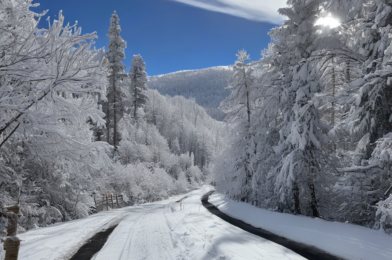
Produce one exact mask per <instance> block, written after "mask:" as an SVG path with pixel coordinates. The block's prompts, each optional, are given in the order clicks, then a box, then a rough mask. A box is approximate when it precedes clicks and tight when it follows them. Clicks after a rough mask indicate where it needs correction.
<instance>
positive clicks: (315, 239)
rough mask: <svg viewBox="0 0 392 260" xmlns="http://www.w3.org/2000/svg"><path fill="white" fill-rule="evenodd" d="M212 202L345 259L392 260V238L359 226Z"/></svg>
mask: <svg viewBox="0 0 392 260" xmlns="http://www.w3.org/2000/svg"><path fill="white" fill-rule="evenodd" d="M209 202H210V203H212V204H214V205H215V206H216V207H217V208H219V210H221V211H222V212H224V213H225V214H227V215H229V216H231V217H233V218H237V219H240V220H242V221H244V222H246V223H248V224H250V225H252V226H254V227H259V228H263V229H265V230H268V231H270V232H273V233H275V234H277V235H280V236H283V237H286V238H288V239H292V240H295V241H297V242H300V243H304V244H308V245H312V246H315V247H318V248H320V249H322V250H325V251H327V252H330V253H331V254H334V255H336V256H340V257H343V258H345V259H361V260H364V259H377V260H383V259H385V260H390V259H392V246H391V245H392V236H389V235H387V234H385V233H384V232H383V231H376V230H372V229H368V228H364V227H361V226H357V225H352V224H345V223H338V222H329V221H325V220H322V219H318V218H315V219H312V218H309V217H305V216H294V215H290V214H284V213H278V212H272V211H268V210H264V209H260V208H257V207H254V206H252V205H249V204H246V203H242V202H235V201H232V200H230V199H227V198H225V197H224V195H222V194H213V195H211V196H210V199H209Z"/></svg>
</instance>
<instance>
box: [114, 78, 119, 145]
mask: <svg viewBox="0 0 392 260" xmlns="http://www.w3.org/2000/svg"><path fill="white" fill-rule="evenodd" d="M113 76H114V77H113V145H114V151H117V143H118V140H117V138H118V137H117V113H116V112H117V106H116V79H115V76H116V74H115V73H114V75H113Z"/></svg>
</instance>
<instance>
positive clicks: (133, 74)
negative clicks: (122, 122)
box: [129, 55, 147, 118]
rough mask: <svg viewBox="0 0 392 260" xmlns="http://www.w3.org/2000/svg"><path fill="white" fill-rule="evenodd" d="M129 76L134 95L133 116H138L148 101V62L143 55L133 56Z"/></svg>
mask: <svg viewBox="0 0 392 260" xmlns="http://www.w3.org/2000/svg"><path fill="white" fill-rule="evenodd" d="M129 77H130V79H131V88H130V93H131V95H132V103H133V104H132V108H133V117H134V118H136V117H137V113H138V110H139V109H142V108H143V107H144V105H145V104H146V102H147V95H146V90H147V73H146V63H145V62H144V61H143V58H142V56H140V55H134V56H133V58H132V61H131V69H130V70H129Z"/></svg>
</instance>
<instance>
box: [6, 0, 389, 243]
mask: <svg viewBox="0 0 392 260" xmlns="http://www.w3.org/2000/svg"><path fill="white" fill-rule="evenodd" d="M287 4H288V6H287V7H286V8H282V9H280V10H279V13H280V14H281V15H283V16H285V17H286V20H285V21H284V22H283V24H282V25H281V26H277V27H275V28H274V29H272V30H271V31H270V33H269V36H270V38H271V42H270V44H269V47H268V48H267V49H265V50H263V51H262V52H261V53H262V58H261V59H259V60H256V61H251V60H250V56H249V55H248V54H247V52H246V51H245V50H240V51H239V52H238V54H237V57H238V60H237V61H235V63H234V65H232V66H231V67H227V68H226V67H223V68H219V67H218V68H217V69H209V70H208V71H205V72H203V73H204V74H202V73H201V72H196V73H193V72H188V74H192V73H193V74H194V75H193V74H192V76H191V77H190V78H191V79H192V82H189V81H187V80H184V78H182V76H181V75H180V74H181V73H183V72H179V73H174V74H173V75H171V76H169V77H167V76H166V77H165V79H163V80H161V81H159V77H161V76H155V77H150V78H149V77H148V75H147V72H146V71H148V70H147V67H146V63H145V62H144V60H143V58H142V55H140V54H136V55H134V56H133V58H132V61H131V64H130V69H129V71H128V72H126V71H125V69H126V65H125V64H124V63H123V62H122V60H123V59H124V58H125V54H124V49H125V48H126V41H125V40H124V39H123V38H122V37H121V26H120V23H119V17H118V15H117V14H116V12H114V13H113V15H112V17H111V18H110V21H109V17H108V25H109V22H110V27H109V30H108V33H107V37H108V43H107V48H105V49H96V47H95V46H94V39H96V38H97V35H96V33H90V34H82V33H81V28H80V27H79V26H78V25H77V23H75V24H73V25H70V24H66V23H65V22H64V16H63V15H62V13H61V12H60V13H59V15H58V17H57V20H53V21H51V20H50V19H48V26H47V27H46V28H39V27H38V25H39V22H40V20H41V19H45V15H46V12H43V13H35V12H34V7H35V6H37V4H33V3H32V0H4V1H0V18H1V19H0V29H1V30H0V35H1V37H0V213H2V210H3V209H4V208H5V207H6V206H7V205H13V204H19V205H20V209H21V216H20V217H19V226H20V227H19V230H20V231H21V232H23V231H27V230H30V229H34V228H37V227H45V226H48V225H51V224H54V223H57V222H65V221H68V220H73V219H79V218H85V217H87V216H89V215H91V214H94V213H96V208H95V204H94V195H96V194H101V193H107V192H113V193H117V194H122V195H123V197H124V200H125V202H126V203H127V204H128V205H137V204H141V203H145V202H151V201H158V200H162V199H165V198H168V197H170V196H172V195H178V194H184V193H186V192H188V191H190V190H192V189H196V188H198V187H200V186H201V185H203V184H211V185H213V186H215V188H216V189H217V191H218V192H220V193H222V194H225V196H226V197H228V198H230V199H232V200H235V201H241V202H246V203H249V204H252V205H254V206H256V207H260V208H264V209H267V210H271V211H276V212H282V213H288V214H294V215H304V216H308V217H312V218H320V219H324V220H328V221H338V222H344V223H352V224H357V225H361V226H364V227H368V228H372V229H377V230H384V231H385V232H386V233H388V234H392V29H391V24H392V1H390V0H289V1H288V2H287ZM322 18H333V19H336V20H338V21H339V22H340V23H339V25H338V26H336V27H333V28H332V27H330V26H324V25H321V24H318V21H319V20H320V19H322ZM244 48H246V46H244ZM231 68H232V70H233V71H231ZM200 75H203V76H200ZM149 81H151V86H152V88H149V87H148V86H149ZM160 84H163V85H160ZM185 84H186V86H184V85H185ZM226 84H228V85H229V87H228V88H227V89H226V88H225V87H222V86H224V85H226ZM215 85H219V87H216V89H214V91H210V92H208V93H209V94H208V95H204V93H205V91H206V89H208V88H213V87H214V86H215ZM194 86H203V87H204V88H203V87H200V88H198V87H194ZM181 88H183V89H184V90H182V89H181ZM158 91H162V92H165V91H166V92H165V93H163V94H162V93H160V92H158ZM178 93H181V95H184V96H185V97H183V96H178V95H177V94H178ZM165 94H169V95H172V96H169V95H165ZM226 95H227V96H226ZM224 96H226V98H225V99H224V100H223V101H222V103H221V104H220V107H219V109H220V110H218V109H217V107H216V106H217V103H218V102H219V101H220V100H221V99H222V98H223V97H224ZM187 98H190V99H187ZM197 102H199V104H201V105H202V106H204V107H202V106H201V105H199V104H198V103H197ZM222 111H223V113H224V116H225V119H224V121H218V120H216V119H222V118H223V114H221V113H222ZM214 118H216V119H214ZM6 221H7V220H6V218H5V217H4V216H3V215H2V214H0V237H2V236H5V226H6Z"/></svg>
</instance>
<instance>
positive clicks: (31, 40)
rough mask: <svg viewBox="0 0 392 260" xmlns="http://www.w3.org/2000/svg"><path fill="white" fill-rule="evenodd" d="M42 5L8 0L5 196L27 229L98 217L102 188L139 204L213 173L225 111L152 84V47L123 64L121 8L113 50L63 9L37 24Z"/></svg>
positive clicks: (4, 15) (0, 110)
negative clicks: (219, 113) (215, 114)
mask: <svg viewBox="0 0 392 260" xmlns="http://www.w3.org/2000/svg"><path fill="white" fill-rule="evenodd" d="M35 6H37V4H32V1H26V0H9V1H1V2H0V17H1V22H0V28H1V32H0V33H1V40H0V41H1V42H0V48H1V50H0V52H1V53H2V54H1V56H0V64H1V65H0V71H1V72H0V75H1V76H0V77H1V83H0V197H1V199H0V203H1V205H0V208H1V209H2V211H3V210H5V209H4V208H5V206H8V205H15V204H19V205H20V210H21V216H20V217H19V226H20V227H19V232H23V231H24V230H29V229H32V228H36V227H40V226H47V225H50V224H53V223H56V222H63V221H67V220H71V219H78V218H83V217H87V216H88V215H90V214H93V213H95V212H96V209H95V204H94V195H100V194H102V193H107V192H114V193H118V194H122V195H123V197H124V200H125V202H126V203H128V205H133V204H139V203H144V202H149V201H155V200H162V199H164V198H167V197H168V196H172V195H175V194H180V193H184V192H185V191H188V190H189V189H193V188H195V187H198V186H200V185H201V184H202V183H203V182H205V181H206V180H207V178H208V177H209V176H210V174H209V173H210V172H211V171H212V167H213V165H214V160H213V159H214V157H215V155H216V154H218V153H219V152H220V151H221V150H222V149H223V147H224V145H225V144H224V138H225V133H224V131H223V130H224V124H223V122H218V121H216V120H213V119H212V118H211V117H209V116H208V115H207V113H206V112H205V110H204V109H203V108H202V107H200V106H199V105H197V104H196V103H195V101H193V100H187V99H185V98H183V97H180V96H177V97H169V96H162V95H161V94H159V93H158V92H157V91H156V90H149V89H148V87H147V73H146V64H145V62H144V61H143V59H142V56H141V55H134V57H133V58H132V62H131V66H130V70H129V72H128V73H126V72H125V71H124V69H125V64H123V63H122V61H121V60H122V59H124V58H125V56H124V49H125V46H126V41H125V40H123V39H122V38H121V35H120V32H121V27H120V25H119V18H118V16H117V14H116V13H114V14H113V15H112V17H111V19H110V28H109V31H108V34H107V36H108V38H109V39H108V49H107V51H105V50H104V49H98V50H97V49H95V47H93V46H94V39H95V38H96V37H97V35H96V34H95V33H93V34H81V28H80V27H78V26H77V24H74V25H69V24H65V23H64V16H63V15H62V13H61V12H60V14H59V15H58V20H54V21H53V22H50V21H49V20H48V22H49V25H48V28H47V29H41V28H38V24H39V21H40V19H43V17H44V16H45V12H44V13H40V14H38V13H34V12H33V11H32V10H34V7H35ZM30 9H31V10H30ZM108 25H109V19H108ZM6 221H7V220H6V217H5V214H4V215H0V227H1V228H0V236H4V235H5V226H6Z"/></svg>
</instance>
